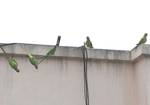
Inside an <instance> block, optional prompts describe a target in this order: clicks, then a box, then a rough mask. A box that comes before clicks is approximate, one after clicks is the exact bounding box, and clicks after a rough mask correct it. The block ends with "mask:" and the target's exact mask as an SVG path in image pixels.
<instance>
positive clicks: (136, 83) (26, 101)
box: [0, 44, 150, 105]
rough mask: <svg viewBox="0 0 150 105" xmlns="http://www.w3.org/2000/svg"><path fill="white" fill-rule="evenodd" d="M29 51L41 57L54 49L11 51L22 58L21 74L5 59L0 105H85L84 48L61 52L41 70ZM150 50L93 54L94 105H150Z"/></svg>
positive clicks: (91, 86) (2, 59)
mask: <svg viewBox="0 0 150 105" xmlns="http://www.w3.org/2000/svg"><path fill="white" fill-rule="evenodd" d="M22 46H24V48H25V49H27V50H28V51H30V52H33V54H35V55H37V57H40V56H41V55H43V54H45V52H46V51H47V48H49V47H51V46H42V45H28V44H17V45H13V46H9V47H5V49H6V50H7V52H8V53H9V54H10V55H12V54H14V55H13V56H14V57H16V59H17V60H18V62H19V68H20V73H16V72H15V71H14V70H12V69H11V68H10V67H9V65H8V63H7V60H6V59H5V57H4V55H3V54H2V53H1V55H0V105H85V102H84V88H83V84H84V83H83V61H82V56H81V51H80V50H79V48H70V47H60V48H58V50H57V52H56V55H55V56H53V57H49V58H48V59H47V60H45V61H44V62H43V63H41V64H40V65H39V69H38V70H36V69H35V68H34V67H33V66H32V65H31V64H30V63H29V61H28V59H27V57H26V56H25V52H23V50H22V49H21V48H22ZM149 48H150V46H149V45H142V46H140V47H139V48H137V49H134V50H132V51H118V50H102V49H89V50H88V53H89V61H88V81H89V95H90V105H150V100H149V99H150V82H149V81H150V71H149V66H150V57H149V52H150V50H147V49H149Z"/></svg>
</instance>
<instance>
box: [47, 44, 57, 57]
mask: <svg viewBox="0 0 150 105" xmlns="http://www.w3.org/2000/svg"><path fill="white" fill-rule="evenodd" d="M55 52H56V46H54V48H52V49H50V50H49V51H48V52H47V53H46V56H49V55H54V54H55Z"/></svg>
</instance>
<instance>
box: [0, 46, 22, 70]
mask: <svg viewBox="0 0 150 105" xmlns="http://www.w3.org/2000/svg"><path fill="white" fill-rule="evenodd" d="M0 48H1V50H2V51H3V53H4V54H5V56H6V59H7V61H8V63H9V65H10V67H11V68H12V69H14V70H15V71H16V72H20V70H19V69H18V63H17V61H16V59H15V58H13V57H9V56H8V55H7V53H6V51H5V50H4V49H3V47H1V46H0Z"/></svg>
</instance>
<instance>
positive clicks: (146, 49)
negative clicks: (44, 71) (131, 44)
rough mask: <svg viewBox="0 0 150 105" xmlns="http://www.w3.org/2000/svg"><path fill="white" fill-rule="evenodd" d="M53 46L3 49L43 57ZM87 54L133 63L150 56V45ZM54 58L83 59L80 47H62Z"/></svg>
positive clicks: (20, 44) (95, 51)
mask: <svg viewBox="0 0 150 105" xmlns="http://www.w3.org/2000/svg"><path fill="white" fill-rule="evenodd" d="M2 44H3V43H0V45H2ZM53 46H54V45H40V44H25V43H15V44H13V45H8V46H3V48H4V49H5V50H6V52H7V53H8V54H13V55H26V54H27V53H28V52H30V53H32V54H34V55H37V56H43V55H45V54H46V53H47V51H48V50H49V49H51V48H53ZM87 52H88V58H89V59H103V60H121V61H133V60H135V59H137V58H138V57H140V56H141V55H150V45H148V44H143V45H140V46H139V47H137V48H134V49H132V50H131V51H127V50H109V49H87ZM0 54H1V55H2V54H3V52H2V50H0ZM53 57H65V58H82V52H81V48H80V47H69V46H60V47H58V48H57V50H56V53H55V55H54V56H53Z"/></svg>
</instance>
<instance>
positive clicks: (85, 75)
mask: <svg viewBox="0 0 150 105" xmlns="http://www.w3.org/2000/svg"><path fill="white" fill-rule="evenodd" d="M81 51H82V56H83V65H84V66H83V69H84V72H83V76H84V97H85V105H89V89H88V76H87V60H88V53H87V49H86V47H85V45H84V46H82V47H81Z"/></svg>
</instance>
